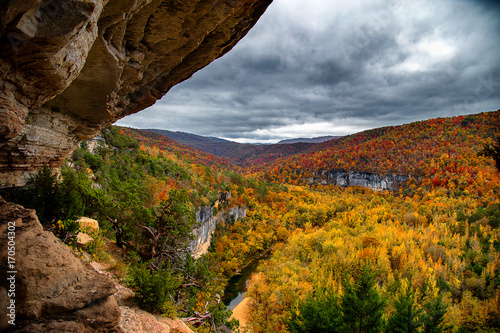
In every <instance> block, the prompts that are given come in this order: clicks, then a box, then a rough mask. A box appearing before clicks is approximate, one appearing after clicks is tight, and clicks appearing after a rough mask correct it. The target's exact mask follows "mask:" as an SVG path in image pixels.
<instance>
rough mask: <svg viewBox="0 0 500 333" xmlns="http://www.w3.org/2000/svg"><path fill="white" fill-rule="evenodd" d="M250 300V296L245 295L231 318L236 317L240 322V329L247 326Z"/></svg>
mask: <svg viewBox="0 0 500 333" xmlns="http://www.w3.org/2000/svg"><path fill="white" fill-rule="evenodd" d="M249 302H250V298H249V297H245V298H244V299H243V300H242V301H241V302H240V303H239V304H238V305H237V306H236V307H235V308H234V309H233V314H232V316H231V318H233V319H236V320H238V321H239V322H240V331H242V332H243V329H244V328H245V327H246V326H247V322H248V315H249V308H250V306H249Z"/></svg>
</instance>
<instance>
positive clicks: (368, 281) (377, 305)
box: [340, 265, 385, 333]
mask: <svg viewBox="0 0 500 333" xmlns="http://www.w3.org/2000/svg"><path fill="white" fill-rule="evenodd" d="M342 287H343V289H344V294H343V295H342V298H341V301H340V303H341V306H342V312H343V324H344V325H343V326H344V327H343V332H352V333H354V332H357V333H373V332H382V330H383V327H384V319H383V317H382V314H383V312H384V308H385V300H384V299H383V298H382V297H381V296H380V295H379V293H378V291H377V288H376V283H375V279H374V274H373V273H372V272H371V271H370V269H369V267H368V265H364V266H363V268H362V269H361V274H360V276H359V277H357V278H356V279H354V282H351V281H350V280H349V279H345V281H344V283H343V284H342Z"/></svg>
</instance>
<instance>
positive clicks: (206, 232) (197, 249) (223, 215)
mask: <svg viewBox="0 0 500 333" xmlns="http://www.w3.org/2000/svg"><path fill="white" fill-rule="evenodd" d="M213 211H214V209H213V206H204V207H201V208H200V209H199V211H198V212H197V214H196V222H197V223H199V227H197V228H196V229H195V230H193V234H194V239H193V241H192V242H191V244H190V246H189V249H190V250H191V253H192V254H193V257H194V258H199V257H200V256H201V255H203V254H205V253H207V251H208V248H209V247H210V242H211V240H212V234H213V233H214V231H215V228H216V227H217V224H218V223H230V222H234V221H237V220H238V219H240V218H243V217H246V216H247V209H246V207H231V208H229V209H228V210H225V211H222V212H219V213H218V214H216V215H214V213H213Z"/></svg>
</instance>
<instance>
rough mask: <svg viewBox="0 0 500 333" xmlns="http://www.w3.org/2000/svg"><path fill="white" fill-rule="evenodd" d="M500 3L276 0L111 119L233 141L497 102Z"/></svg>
mask: <svg viewBox="0 0 500 333" xmlns="http://www.w3.org/2000/svg"><path fill="white" fill-rule="evenodd" d="M499 36H500V6H499V5H498V2H497V1H472V0H456V1H449V0H412V1H405V0H395V1H382V0H378V1H377V0H354V1H348V2H345V1H333V0H310V1H302V0H300V1H299V0H274V2H273V4H271V6H270V7H269V9H268V10H267V11H266V13H265V14H264V15H263V16H262V18H261V19H260V21H259V22H258V23H257V25H256V26H255V27H254V28H253V29H252V30H251V31H250V32H249V33H248V35H247V36H246V37H245V38H244V39H243V40H242V41H240V43H238V45H236V47H235V48H234V49H233V50H231V51H230V52H229V53H228V54H226V55H225V56H224V57H222V58H220V59H218V60H216V61H214V62H213V63H212V64H210V65H209V66H207V67H206V68H204V69H203V70H201V71H199V72H197V73H196V74H195V75H194V76H193V77H192V78H191V79H189V80H187V81H185V82H183V83H181V84H179V85H177V86H175V87H174V88H173V89H172V90H171V91H170V92H169V93H168V94H167V95H166V96H165V97H163V99H161V100H160V101H158V102H157V103H156V104H155V105H154V106H152V107H150V108H149V109H147V110H144V111H142V112H140V113H138V114H135V115H132V116H129V117H126V118H124V119H122V120H120V121H119V122H118V124H119V125H123V126H131V127H136V128H162V129H168V130H175V131H184V132H190V133H195V134H199V135H207V136H217V137H222V138H226V139H229V140H233V141H238V142H276V141H278V140H281V139H287V138H292V137H314V136H323V135H345V134H350V133H354V132H358V131H361V130H364V129H368V128H374V127H380V126H386V125H397V124H403V123H408V122H411V121H416V120H423V119H429V118H435V117H446V116H453V115H459V114H470V113H478V112H482V111H490V110H496V109H498V108H500V61H499V59H500V37H499Z"/></svg>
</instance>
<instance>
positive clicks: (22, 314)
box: [0, 198, 121, 332]
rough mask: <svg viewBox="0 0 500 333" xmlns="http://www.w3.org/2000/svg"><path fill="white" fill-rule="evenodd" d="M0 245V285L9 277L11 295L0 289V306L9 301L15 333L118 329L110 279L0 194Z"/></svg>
mask: <svg viewBox="0 0 500 333" xmlns="http://www.w3.org/2000/svg"><path fill="white" fill-rule="evenodd" d="M9 232H10V233H9ZM9 241H10V242H11V243H10V245H12V246H11V247H13V248H14V251H15V253H13V252H12V248H10V249H9V248H8V247H7V246H6V245H7V244H9ZM0 244H2V246H1V247H0V281H1V282H0V283H1V286H0V289H2V288H3V289H5V290H7V291H11V289H12V288H11V286H10V285H9V284H8V283H7V277H11V276H13V277H14V279H15V288H14V290H13V291H14V293H15V295H13V297H9V296H8V294H6V293H5V292H0V298H1V299H0V304H5V303H6V302H10V301H11V299H13V300H14V301H15V315H16V316H15V320H16V321H15V324H16V325H15V328H16V330H17V331H18V332H120V331H121V330H120V329H119V327H118V323H119V321H120V310H119V307H118V305H117V303H116V301H115V299H114V297H113V294H114V293H115V292H116V288H115V286H114V283H113V282H112V281H111V280H110V279H109V278H108V277H107V276H105V275H103V274H99V273H97V272H96V271H95V270H94V269H93V268H92V267H91V266H90V265H89V264H87V263H85V262H84V261H83V260H81V259H80V258H79V257H77V256H76V255H75V254H74V253H73V251H72V250H71V249H70V248H69V247H68V246H67V245H65V244H63V243H62V242H61V241H60V240H59V239H58V238H56V237H55V236H54V235H53V234H52V233H50V232H48V231H44V230H43V228H42V226H41V224H40V223H39V221H38V218H37V217H36V215H35V211H34V210H31V209H25V208H23V207H22V206H19V205H15V204H12V203H7V202H5V201H4V200H3V199H1V198H0ZM9 251H11V252H10V253H9ZM9 257H10V258H14V259H15V261H13V260H10V261H9V259H8V258H9ZM9 263H10V264H11V265H12V266H10V264H9ZM1 311H5V308H4V307H2V310H1ZM2 316H4V315H2ZM1 323H2V325H4V326H3V327H0V329H6V328H9V327H10V326H7V327H5V323H4V322H1ZM10 328H13V327H10Z"/></svg>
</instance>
